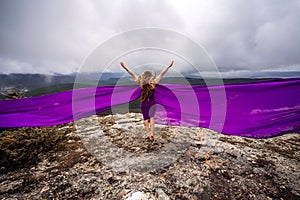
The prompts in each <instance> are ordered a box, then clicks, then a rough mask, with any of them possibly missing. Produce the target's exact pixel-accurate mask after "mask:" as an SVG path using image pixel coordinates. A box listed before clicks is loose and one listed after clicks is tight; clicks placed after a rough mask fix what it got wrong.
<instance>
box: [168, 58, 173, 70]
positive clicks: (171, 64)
mask: <svg viewBox="0 0 300 200" xmlns="http://www.w3.org/2000/svg"><path fill="white" fill-rule="evenodd" d="M173 64H174V60H172V61H171V63H170V65H169V67H168V68H170V67H172V66H173Z"/></svg>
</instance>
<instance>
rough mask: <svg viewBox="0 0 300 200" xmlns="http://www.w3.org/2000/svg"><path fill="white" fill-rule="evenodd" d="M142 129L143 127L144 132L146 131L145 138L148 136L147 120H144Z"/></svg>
mask: <svg viewBox="0 0 300 200" xmlns="http://www.w3.org/2000/svg"><path fill="white" fill-rule="evenodd" d="M144 127H145V131H146V137H148V134H149V122H148V120H144Z"/></svg>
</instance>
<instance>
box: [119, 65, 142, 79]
mask: <svg viewBox="0 0 300 200" xmlns="http://www.w3.org/2000/svg"><path fill="white" fill-rule="evenodd" d="M120 64H121V66H122V67H123V68H124V69H125V70H126V71H127V72H128V74H130V75H131V76H132V78H133V80H134V81H135V82H137V81H138V77H137V75H135V73H134V72H133V71H131V70H130V69H129V68H128V67H126V65H125V64H124V63H123V62H120Z"/></svg>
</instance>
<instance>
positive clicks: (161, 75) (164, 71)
mask: <svg viewBox="0 0 300 200" xmlns="http://www.w3.org/2000/svg"><path fill="white" fill-rule="evenodd" d="M173 64H174V60H172V62H171V63H170V65H169V66H168V67H167V68H166V69H164V70H163V71H162V72H161V73H160V74H159V76H158V77H157V78H156V79H155V80H154V83H155V84H158V83H159V81H160V80H161V79H162V77H163V76H164V75H165V74H166V73H167V71H168V70H169V69H170V68H171V67H172V66H173Z"/></svg>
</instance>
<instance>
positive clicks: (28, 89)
mask: <svg viewBox="0 0 300 200" xmlns="http://www.w3.org/2000/svg"><path fill="white" fill-rule="evenodd" d="M291 73H292V74H291ZM123 75H124V73H101V74H100V73H98V74H97V73H82V74H69V75H63V74H55V75H46V74H21V73H20V74H0V99H3V98H4V95H5V94H7V93H9V92H12V91H16V92H19V93H22V94H24V95H25V96H27V97H30V96H38V95H43V94H49V93H54V92H59V91H65V90H69V89H73V88H75V87H77V88H79V87H89V86H101V85H116V84H134V83H133V82H132V81H131V80H130V77H128V76H126V77H122V76H123ZM280 75H282V76H283V77H286V76H291V75H293V76H298V77H300V72H286V73H284V72H282V73H279V72H276V73H274V77H276V76H278V77H280ZM185 76H186V77H165V78H164V79H162V83H174V84H176V83H177V84H192V85H204V84H205V81H206V83H207V81H208V82H209V85H211V84H214V83H216V84H218V83H219V81H220V80H219V79H214V78H210V79H205V81H204V80H203V79H201V78H199V77H197V76H189V75H185ZM261 77H262V78H253V77H250V78H226V79H223V81H224V83H225V84H228V83H237V82H252V81H254V80H258V79H260V80H261V79H263V80H265V79H270V78H263V77H266V76H265V74H264V72H262V73H261ZM74 83H76V84H74Z"/></svg>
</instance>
